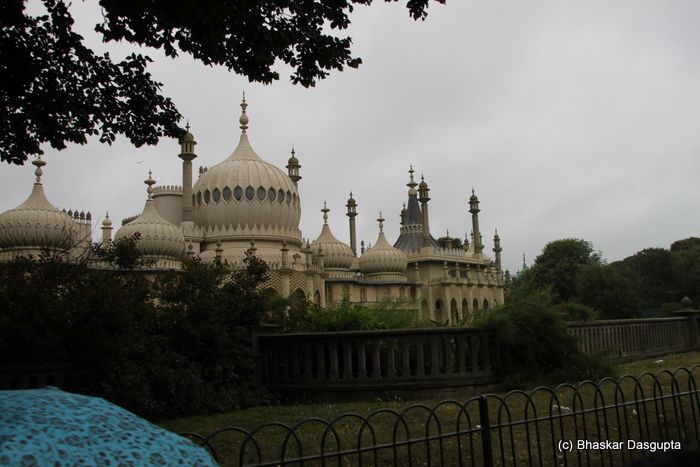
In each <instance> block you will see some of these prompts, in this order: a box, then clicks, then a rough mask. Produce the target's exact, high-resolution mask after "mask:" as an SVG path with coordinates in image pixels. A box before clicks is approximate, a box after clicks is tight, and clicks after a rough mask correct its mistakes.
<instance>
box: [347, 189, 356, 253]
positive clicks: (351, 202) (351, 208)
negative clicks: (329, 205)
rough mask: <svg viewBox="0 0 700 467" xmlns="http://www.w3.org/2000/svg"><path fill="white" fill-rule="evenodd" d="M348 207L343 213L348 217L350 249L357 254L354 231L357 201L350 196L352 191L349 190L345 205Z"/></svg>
mask: <svg viewBox="0 0 700 467" xmlns="http://www.w3.org/2000/svg"><path fill="white" fill-rule="evenodd" d="M345 207H347V208H348V212H347V213H346V214H345V215H346V216H348V217H349V223H350V249H352V253H353V254H354V255H355V256H357V235H356V232H355V217H357V203H356V202H355V199H354V198H353V197H352V191H351V192H350V198H348V204H346V205H345Z"/></svg>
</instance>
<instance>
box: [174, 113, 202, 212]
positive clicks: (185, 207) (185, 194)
mask: <svg viewBox="0 0 700 467" xmlns="http://www.w3.org/2000/svg"><path fill="white" fill-rule="evenodd" d="M185 128H186V129H187V132H186V133H185V135H184V136H183V137H182V139H181V140H180V155H179V156H178V157H179V158H180V159H182V220H183V221H189V222H191V221H193V220H194V217H193V214H192V161H193V160H194V159H196V158H197V154H195V152H194V147H195V146H196V145H197V142H196V141H195V140H194V135H193V134H192V133H190V122H187V125H186V126H185ZM200 173H202V172H200Z"/></svg>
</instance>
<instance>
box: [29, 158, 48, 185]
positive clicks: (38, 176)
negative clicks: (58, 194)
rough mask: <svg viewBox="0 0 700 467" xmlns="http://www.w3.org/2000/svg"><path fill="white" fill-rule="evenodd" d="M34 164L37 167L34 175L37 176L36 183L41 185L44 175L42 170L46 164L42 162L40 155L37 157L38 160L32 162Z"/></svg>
mask: <svg viewBox="0 0 700 467" xmlns="http://www.w3.org/2000/svg"><path fill="white" fill-rule="evenodd" d="M32 164H33V165H34V166H35V167H36V170H35V171H34V175H36V183H41V176H42V175H43V174H44V172H43V171H42V170H41V168H42V167H43V166H45V165H46V162H44V161H43V160H41V154H40V155H38V156H36V160H34V161H32Z"/></svg>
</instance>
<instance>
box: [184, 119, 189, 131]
mask: <svg viewBox="0 0 700 467" xmlns="http://www.w3.org/2000/svg"><path fill="white" fill-rule="evenodd" d="M185 130H187V131H190V119H189V118H188V119H187V123H186V124H185Z"/></svg>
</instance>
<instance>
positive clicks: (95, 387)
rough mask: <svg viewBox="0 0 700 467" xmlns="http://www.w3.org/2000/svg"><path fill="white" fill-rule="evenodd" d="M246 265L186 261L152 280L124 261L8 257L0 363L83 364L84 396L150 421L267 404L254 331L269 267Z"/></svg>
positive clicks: (0, 303)
mask: <svg viewBox="0 0 700 467" xmlns="http://www.w3.org/2000/svg"><path fill="white" fill-rule="evenodd" d="M117 247H118V248H115V250H114V251H117V250H118V249H119V248H121V246H119V245H117ZM127 249H128V248H127ZM246 262H247V268H246V269H244V270H240V271H231V270H230V269H229V268H228V267H227V266H226V265H224V264H219V263H202V262H200V261H190V262H188V263H186V264H185V265H184V267H183V270H182V271H178V272H172V273H169V274H167V275H166V276H164V277H160V278H158V279H157V280H155V281H151V280H147V279H146V277H145V276H144V275H143V274H141V273H139V272H138V271H136V270H128V269H127V268H128V262H127V261H121V262H119V263H117V264H118V265H119V266H118V267H117V268H114V269H95V268H88V267H87V263H86V262H82V263H71V262H68V261H65V260H64V259H62V258H60V257H50V256H42V257H40V258H38V259H37V260H33V259H31V258H30V259H18V260H16V261H12V262H9V263H2V264H0V364H2V365H29V364H32V365H51V364H57V363H74V364H78V365H81V366H83V367H85V368H89V369H90V370H91V372H92V375H93V377H92V379H91V383H90V385H89V386H88V387H86V388H83V391H84V392H87V393H90V394H93V395H98V396H101V397H105V398H107V399H109V400H111V401H113V402H115V403H117V404H119V405H122V406H124V407H126V408H127V409H129V410H132V411H134V412H136V413H138V414H140V415H142V416H146V417H149V418H153V417H157V418H162V417H175V416H184V415H190V414H197V413H203V412H212V411H225V410H231V409H235V408H240V407H244V406H250V405H254V404H257V403H261V402H264V401H266V400H267V399H268V398H269V395H268V394H267V393H266V392H265V391H264V390H263V389H262V388H260V387H258V386H257V385H256V378H255V375H256V369H257V359H256V356H255V355H254V354H253V352H252V350H251V345H250V344H251V334H250V330H251V326H254V325H257V324H258V323H259V321H260V312H261V311H260V310H262V309H263V301H264V297H263V294H262V293H260V292H259V290H258V289H259V285H260V284H261V283H262V281H263V280H264V276H265V273H266V271H267V268H266V266H265V264H264V263H263V262H262V261H260V260H258V259H257V258H255V257H250V258H248V259H246ZM131 264H132V265H133V264H135V263H133V262H132V263H131Z"/></svg>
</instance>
